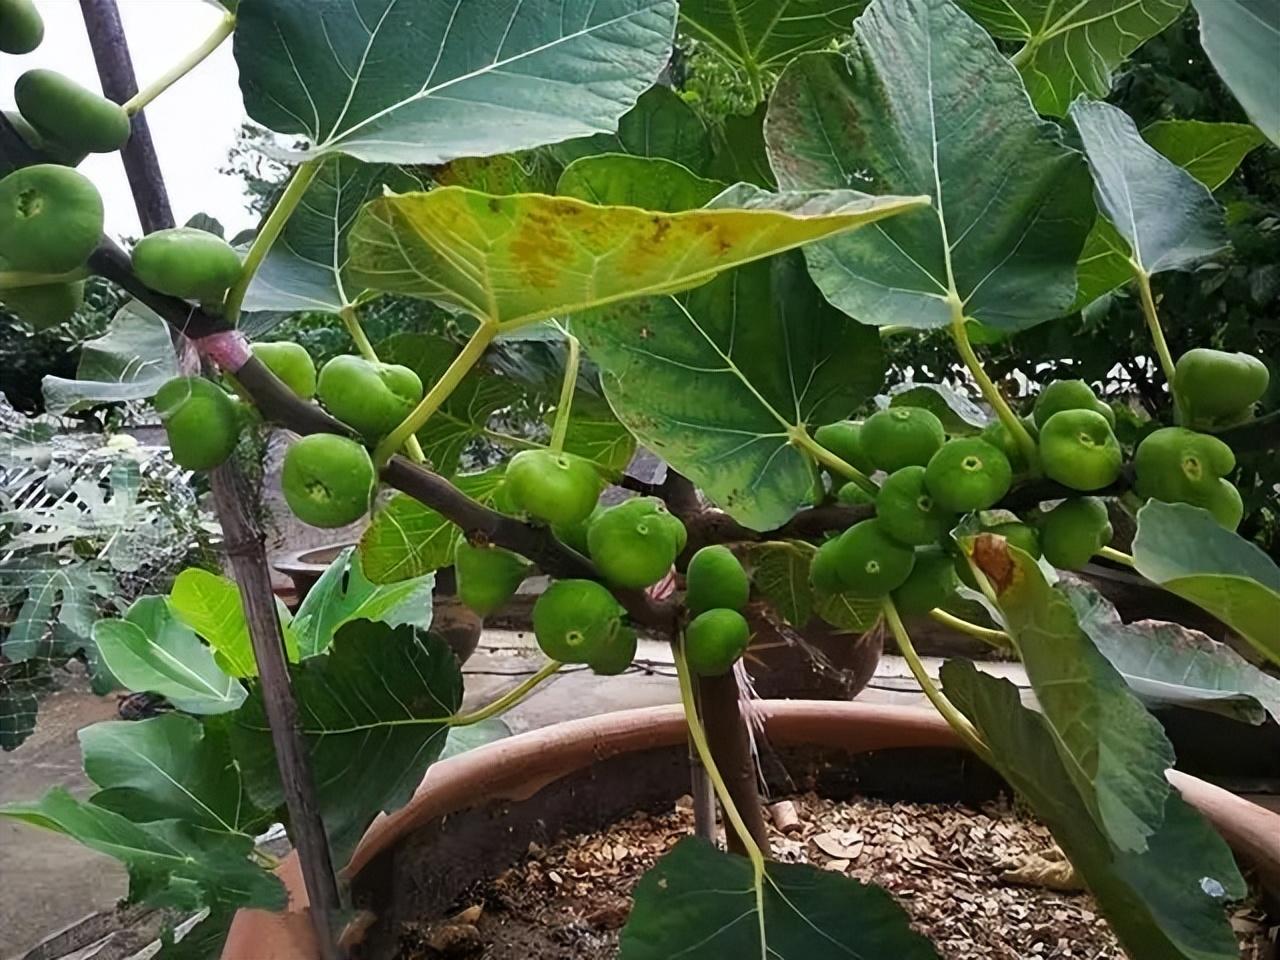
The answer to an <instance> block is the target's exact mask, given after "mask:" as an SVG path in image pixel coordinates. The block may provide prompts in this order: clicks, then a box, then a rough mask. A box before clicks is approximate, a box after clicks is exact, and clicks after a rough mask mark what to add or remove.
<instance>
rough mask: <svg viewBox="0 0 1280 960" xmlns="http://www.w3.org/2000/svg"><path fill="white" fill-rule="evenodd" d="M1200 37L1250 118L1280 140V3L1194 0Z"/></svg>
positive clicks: (1273, 139)
mask: <svg viewBox="0 0 1280 960" xmlns="http://www.w3.org/2000/svg"><path fill="white" fill-rule="evenodd" d="M1194 3H1195V8H1196V12H1197V13H1198V14H1200V42H1201V44H1202V45H1203V46H1204V49H1205V53H1207V54H1209V59H1210V60H1211V61H1212V62H1213V68H1214V69H1215V70H1217V71H1218V74H1219V76H1221V77H1222V79H1223V80H1225V81H1226V84H1227V86H1228V87H1230V88H1231V92H1232V93H1234V94H1235V95H1236V99H1237V100H1239V101H1240V105H1241V106H1242V107H1244V112H1245V113H1247V114H1248V115H1249V119H1250V120H1252V121H1253V122H1254V123H1255V124H1257V125H1258V128H1259V129H1260V130H1261V131H1262V132H1263V133H1264V134H1266V136H1267V137H1268V138H1269V139H1270V140H1271V142H1272V143H1274V144H1277V145H1280V98H1277V97H1276V51H1277V50H1280V4H1278V3H1276V2H1275V0H1194Z"/></svg>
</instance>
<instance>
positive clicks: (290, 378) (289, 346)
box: [253, 340, 316, 400]
mask: <svg viewBox="0 0 1280 960" xmlns="http://www.w3.org/2000/svg"><path fill="white" fill-rule="evenodd" d="M253 355H254V356H255V357H257V358H258V359H259V360H261V361H262V362H263V364H265V365H266V367H267V369H268V370H270V371H271V372H272V373H274V374H275V375H276V376H277V377H279V378H280V379H281V380H282V381H283V382H284V385H285V386H286V387H288V388H289V389H290V390H292V391H293V392H294V393H296V394H297V395H298V396H299V397H301V398H302V399H303V400H310V399H311V398H312V397H314V396H315V395H316V365H315V362H314V361H313V360H312V359H311V354H309V353H307V348H306V347H304V346H303V345H302V344H300V343H293V342H292V341H290V340H281V341H278V342H274V343H255V344H254V345H253Z"/></svg>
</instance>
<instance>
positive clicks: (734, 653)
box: [684, 609, 751, 677]
mask: <svg viewBox="0 0 1280 960" xmlns="http://www.w3.org/2000/svg"><path fill="white" fill-rule="evenodd" d="M750 642H751V627H750V626H748V624H747V621H746V619H745V618H744V617H743V616H742V614H740V613H739V612H738V611H737V610H722V609H715V610H707V611H706V612H705V613H700V614H698V615H697V616H696V617H694V618H693V619H692V620H691V621H690V622H689V625H688V626H687V627H685V629H684V657H685V661H686V662H687V663H688V664H689V669H690V670H691V671H693V672H694V673H696V674H698V675H699V676H702V677H718V676H720V675H721V674H724V673H728V672H729V671H730V670H732V669H733V665H734V664H735V663H737V662H738V660H739V659H740V658H741V657H742V654H743V653H744V652H746V649H747V645H748V644H749V643H750Z"/></svg>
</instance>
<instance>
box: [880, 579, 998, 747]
mask: <svg viewBox="0 0 1280 960" xmlns="http://www.w3.org/2000/svg"><path fill="white" fill-rule="evenodd" d="M884 618H885V621H886V622H887V623H888V624H889V630H890V631H891V632H892V633H893V638H894V639H895V640H896V641H897V642H898V651H899V652H900V653H901V654H902V658H903V659H904V660H906V661H907V667H908V668H910V670H911V675H912V676H913V677H915V678H916V683H918V684H920V689H921V690H922V691H924V695H925V696H926V697H928V699H929V702H930V703H932V704H933V706H934V709H935V710H937V711H938V713H940V714H942V719H943V720H945V721H947V725H948V726H949V727H951V729H952V730H954V731H955V732H956V733H957V734H958V735H959V737H960V739H961V740H963V741H964V742H965V743H966V744H968V746H969V749H970V750H972V751H973V752H974V753H976V754H977V755H978V756H979V757H982V758H983V759H984V760H985V759H988V758H989V757H990V756H991V751H990V750H988V749H987V745H986V744H985V743H983V742H982V737H980V736H979V735H978V731H977V730H976V729H974V726H973V724H972V723H970V722H969V718H968V717H966V716H965V715H964V714H963V713H961V712H960V711H959V710H958V709H957V708H956V705H955V704H954V703H952V702H951V701H950V700H948V699H947V697H946V694H944V693H943V692H942V691H941V690H939V689H938V686H937V684H935V683H934V682H933V678H932V677H931V676H929V671H928V670H926V669H925V667H924V663H923V662H922V661H921V660H920V655H919V654H917V653H916V648H915V646H914V645H913V644H912V642H911V635H910V634H909V633H907V628H906V627H905V626H904V625H903V623H902V618H901V617H899V616H898V608H897V607H895V606H894V605H893V601H892V600H891V599H889V598H888V597H885V598H884Z"/></svg>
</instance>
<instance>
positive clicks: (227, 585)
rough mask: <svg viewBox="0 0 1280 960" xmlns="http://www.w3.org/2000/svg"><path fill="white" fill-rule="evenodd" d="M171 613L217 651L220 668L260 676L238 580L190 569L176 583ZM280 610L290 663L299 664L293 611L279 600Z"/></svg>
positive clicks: (171, 599) (277, 603) (171, 594)
mask: <svg viewBox="0 0 1280 960" xmlns="http://www.w3.org/2000/svg"><path fill="white" fill-rule="evenodd" d="M169 609H170V610H171V611H172V612H173V615H174V616H176V617H177V618H178V619H179V620H181V621H182V622H183V623H185V624H186V625H187V626H188V627H190V628H191V629H192V630H194V631H195V632H196V633H198V634H199V635H200V636H201V637H203V638H204V640H205V642H206V643H208V644H209V646H210V647H212V648H213V658H214V661H215V662H216V663H217V664H218V666H219V667H221V668H222V669H223V670H225V671H226V672H227V673H229V674H231V675H232V676H233V677H253V676H257V673H258V663H257V661H256V660H255V659H254V656H253V642H252V641H251V640H250V638H249V624H248V621H246V620H245V616H244V607H243V605H242V604H241V601H240V588H239V587H238V586H236V582H235V581H234V580H229V579H227V578H226V577H223V576H219V575H218V574H216V573H210V572H209V571H208V570H202V569H200V568H199V567H188V568H187V569H186V570H183V571H182V572H181V573H180V574H178V577H177V579H176V580H174V582H173V588H172V589H171V590H170V591H169ZM276 610H277V612H278V613H279V615H280V625H281V629H282V630H283V633H284V642H285V650H286V651H287V653H288V654H289V659H290V660H293V661H296V660H297V659H298V642H297V638H296V637H294V635H293V631H292V630H291V629H290V627H289V620H290V617H289V610H288V608H287V607H286V606H285V605H284V604H283V603H282V602H280V601H279V600H278V599H277V600H276Z"/></svg>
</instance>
